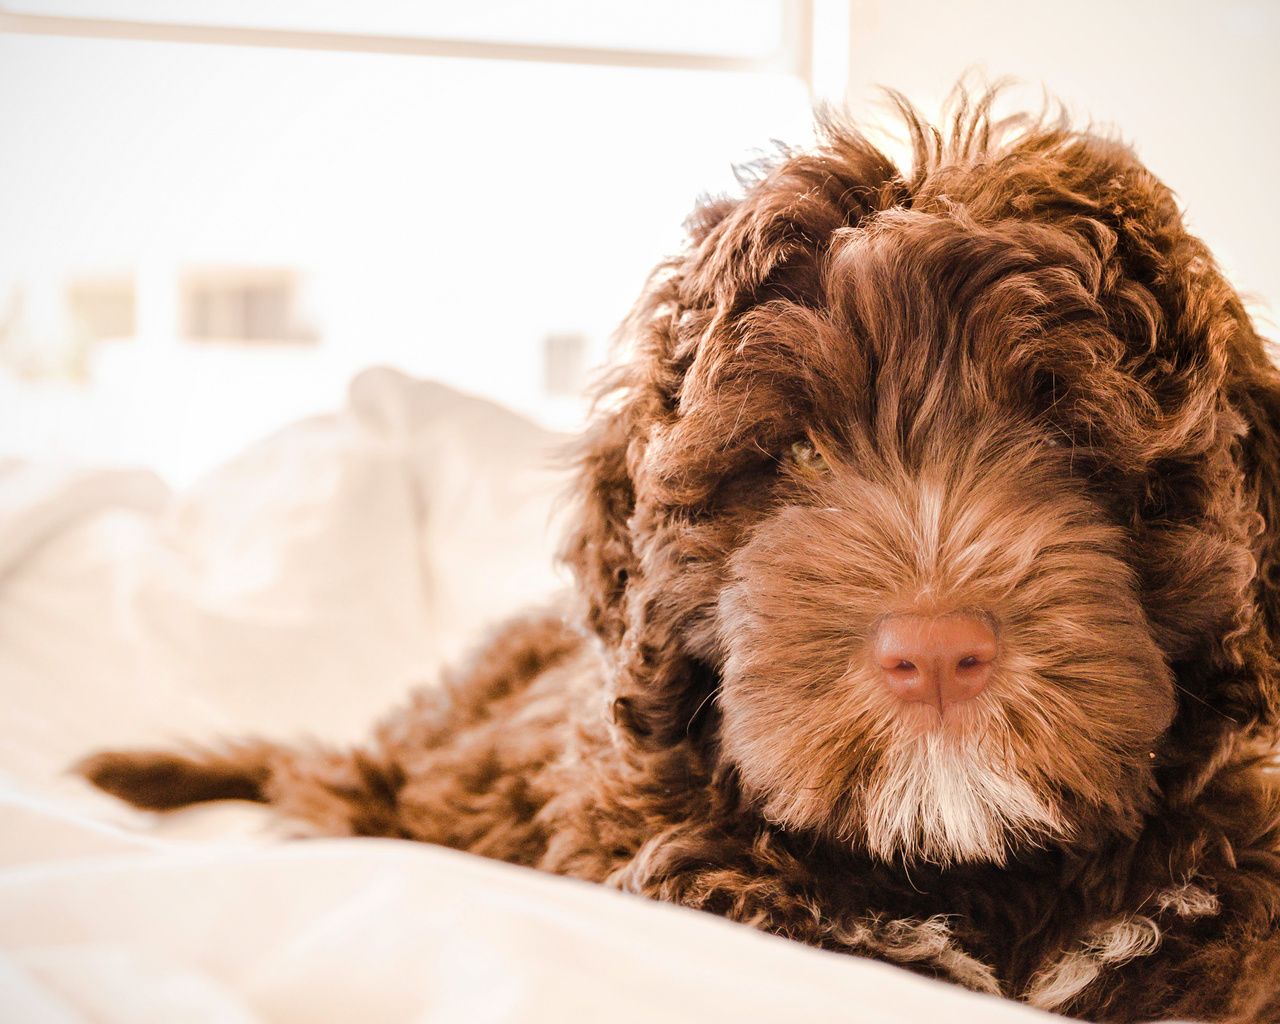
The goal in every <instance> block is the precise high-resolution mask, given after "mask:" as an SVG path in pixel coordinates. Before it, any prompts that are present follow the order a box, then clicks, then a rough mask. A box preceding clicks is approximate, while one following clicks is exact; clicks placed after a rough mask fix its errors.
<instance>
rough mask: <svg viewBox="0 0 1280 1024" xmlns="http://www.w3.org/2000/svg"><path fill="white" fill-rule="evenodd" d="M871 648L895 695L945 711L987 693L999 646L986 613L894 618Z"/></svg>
mask: <svg viewBox="0 0 1280 1024" xmlns="http://www.w3.org/2000/svg"><path fill="white" fill-rule="evenodd" d="M872 650H873V653H874V656H875V659H876V664H877V665H879V666H880V669H881V671H882V672H883V673H884V678H885V681H886V682H887V683H888V686H889V691H890V692H891V693H892V694H893V695H894V696H895V697H897V698H898V699H899V700H901V701H906V702H913V703H914V702H920V703H925V704H933V705H934V706H935V707H937V709H938V711H939V713H941V712H943V711H945V710H946V709H947V708H948V707H949V706H950V705H952V704H956V703H958V702H959V701H962V700H969V699H971V698H973V697H976V696H977V695H978V694H979V693H981V692H982V691H983V689H984V688H985V687H986V685H987V681H988V679H990V677H991V665H992V662H994V661H995V659H996V653H997V651H998V645H997V644H996V634H995V630H994V629H992V627H991V623H990V622H988V620H987V619H986V618H984V617H983V616H981V615H971V614H968V613H956V614H954V615H938V616H932V615H891V616H889V617H888V618H887V619H885V620H884V622H882V623H881V624H880V628H879V629H878V630H877V631H876V634H875V637H874V639H873V642H872Z"/></svg>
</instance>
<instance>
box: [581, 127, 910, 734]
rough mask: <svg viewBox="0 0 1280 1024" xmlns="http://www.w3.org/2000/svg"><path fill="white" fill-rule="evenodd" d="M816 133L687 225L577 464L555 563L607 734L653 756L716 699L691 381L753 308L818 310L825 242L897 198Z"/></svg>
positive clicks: (897, 181) (831, 137)
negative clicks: (571, 591) (813, 144)
mask: <svg viewBox="0 0 1280 1024" xmlns="http://www.w3.org/2000/svg"><path fill="white" fill-rule="evenodd" d="M826 131H827V141H826V143H825V145H823V146H820V147H818V149H816V150H814V151H812V152H804V153H792V152H786V151H784V152H782V153H781V154H780V155H779V157H778V158H777V159H776V160H775V161H774V162H773V163H772V164H769V165H768V166H765V165H761V166H759V167H757V168H755V169H754V171H753V172H752V173H753V174H754V178H753V180H751V181H750V182H749V184H748V187H747V189H746V191H745V194H744V195H743V196H742V197H741V198H740V199H737V200H727V199H717V200H714V201H707V202H704V203H703V204H702V205H701V206H700V207H699V208H698V209H697V210H696V211H695V212H694V214H693V215H692V216H691V217H690V218H689V220H688V222H687V224H686V227H687V230H688V234H689V239H688V243H687V245H686V247H685V250H684V251H683V252H682V253H680V254H679V255H678V256H675V257H673V258H671V259H669V260H667V261H666V262H664V263H663V264H661V265H660V266H659V267H658V269H657V270H656V271H655V272H654V273H653V275H651V277H650V280H649V283H648V286H647V287H646V289H645V292H644V293H643V294H642V296H641V298H640V301H639V302H638V303H637V305H636V307H635V309H634V311H633V312H632V314H631V316H630V317H629V318H628V320H627V321H626V322H625V323H624V325H623V327H622V329H621V331H620V334H619V337H618V339H617V344H618V347H619V349H620V350H621V351H620V355H621V357H622V367H621V369H620V371H619V372H618V373H617V375H616V376H615V377H614V378H613V379H612V380H610V381H609V382H608V386H607V387H606V389H605V390H604V392H603V393H602V395H601V397H600V400H599V407H600V409H601V410H602V411H601V413H600V415H599V416H598V418H597V419H596V421H595V423H594V425H593V427H592V428H591V430H590V431H589V432H588V433H587V435H586V437H585V439H584V442H583V445H582V447H581V449H580V453H579V475H578V480H577V485H576V501H577V505H578V508H577V511H576V515H575V517H574V519H573V527H572V530H571V533H570V535H569V536H568V541H567V544H566V546H565V548H564V549H563V557H564V560H565V561H566V562H567V563H568V565H569V566H570V568H571V569H572V570H573V572H574V574H575V576H576V578H577V582H578V590H579V594H580V595H581V597H582V598H583V599H585V603H586V609H585V615H586V619H587V622H588V624H589V625H590V626H591V628H592V629H593V630H594V631H595V632H596V633H597V634H598V635H599V636H600V637H601V639H602V640H603V641H604V643H605V646H606V648H607V650H608V652H609V658H610V664H611V670H612V672H613V676H614V678H613V690H614V696H615V703H614V709H615V720H616V721H617V722H618V724H619V725H620V726H621V727H622V728H623V729H624V730H625V731H626V732H627V733H629V734H630V735H632V736H633V737H634V738H636V739H637V740H640V741H642V742H645V743H646V744H648V745H651V746H663V745H669V744H673V743H677V742H680V741H682V740H683V739H684V738H686V737H687V736H690V735H692V734H693V733H695V732H696V728H694V725H693V720H694V719H695V718H696V717H697V716H698V715H699V714H704V715H705V714H707V713H710V710H711V703H710V702H709V701H707V699H706V698H707V697H708V695H709V693H710V691H711V690H712V689H713V688H714V686H715V679H714V673H713V672H712V671H711V670H710V669H709V668H708V666H707V661H706V657H707V653H706V650H705V637H704V638H703V641H704V642H703V650H701V651H698V650H695V648H697V646H698V642H697V641H695V640H693V639H691V633H692V632H693V631H694V630H695V629H696V626H694V625H691V624H694V623H696V622H698V621H699V617H700V616H702V618H703V620H705V618H706V617H707V616H706V615H703V613H708V614H709V611H710V609H711V607H712V606H713V605H714V601H715V597H716V590H715V588H714V586H713V584H712V581H711V577H710V574H703V576H701V577H700V576H699V572H698V568H697V564H699V563H705V564H710V562H709V561H708V559H710V561H714V555H713V554H709V553H708V550H707V549H706V547H705V546H704V547H703V548H701V549H699V550H698V551H697V552H696V553H694V549H695V548H697V547H698V545H697V543H696V542H694V541H691V540H690V536H691V534H690V530H691V526H690V522H691V520H692V518H694V517H693V516H692V514H691V508H692V505H693V503H694V502H696V500H697V498H698V497H700V496H705V495H700V494H699V489H700V488H704V487H705V488H711V487H713V486H714V485H715V481H714V479H713V478H714V473H713V472H712V471H711V470H708V469H707V468H706V467H705V466H702V465H701V463H702V462H705V461H706V460H704V459H702V458H701V455H702V454H704V453H701V452H700V453H698V456H697V457H696V458H695V457H694V455H692V454H689V453H691V452H692V451H693V450H694V447H691V445H693V444H694V443H693V442H692V441H690V438H691V437H692V436H694V435H696V434H697V430H696V429H686V428H688V427H689V426H690V424H691V423H692V422H694V421H695V420H697V419H698V417H702V418H703V419H705V418H706V417H707V416H708V410H707V409H705V408H698V409H695V408H693V406H696V405H697V404H698V401H699V400H695V399H692V398H691V397H690V396H691V394H693V392H694V391H696V390H697V389H696V388H695V387H692V386H689V385H688V381H689V378H690V377H694V376H696V375H697V374H698V372H699V371H698V370H697V369H695V367H704V368H705V366H706V364H708V363H712V362H714V361H715V359H716V358H717V357H718V355H719V354H720V353H724V352H730V351H732V350H733V349H734V347H735V346H736V345H737V344H738V343H739V341H740V338H739V337H738V335H737V333H736V332H737V325H738V322H739V319H740V318H741V316H742V315H743V314H744V313H745V312H747V311H748V310H750V309H752V308H753V307H755V306H757V305H758V304H759V303H761V302H765V301H768V300H784V301H787V302H790V303H794V304H798V305H819V304H821V303H822V302H823V301H824V296H823V295H822V288H823V284H822V272H821V267H822V263H823V261H824V258H825V254H826V252H827V249H828V247H829V245H830V243H831V240H832V236H833V234H834V233H835V232H836V231H838V230H839V229H841V228H844V227H849V226H852V225H855V224H857V223H858V222H859V221H860V220H862V218H863V217H865V216H867V215H868V214H869V213H870V212H872V211H873V210H875V209H879V208H882V207H884V206H888V205H893V204H894V203H895V202H897V201H899V200H900V199H901V196H902V194H903V192H904V190H905V189H906V187H907V186H906V184H905V182H904V181H903V179H902V178H901V176H900V175H899V173H898V171H897V168H896V167H895V166H894V165H893V163H892V162H891V161H890V160H889V159H888V158H887V157H885V156H884V155H883V154H881V153H880V152H878V151H877V150H876V149H875V148H874V147H873V146H872V145H870V144H869V143H868V142H866V141H865V140H864V139H863V138H862V137H860V136H858V135H857V134H856V133H854V132H853V131H852V130H850V129H847V128H844V129H841V128H838V127H837V126H835V125H834V124H832V125H829V126H828V127H827V129H826ZM713 390H714V389H713ZM706 391H707V389H706V388H705V387H704V388H703V389H702V390H701V391H699V392H698V393H699V394H705V392H706ZM676 437H679V438H681V440H680V442H679V443H675V444H673V443H672V441H673V438H676ZM695 447H696V446H695ZM675 448H679V449H680V450H681V452H684V454H678V453H674V452H673V449H675ZM695 463H698V465H695ZM684 471H687V472H684ZM712 546H714V545H712ZM685 548H687V549H688V550H685Z"/></svg>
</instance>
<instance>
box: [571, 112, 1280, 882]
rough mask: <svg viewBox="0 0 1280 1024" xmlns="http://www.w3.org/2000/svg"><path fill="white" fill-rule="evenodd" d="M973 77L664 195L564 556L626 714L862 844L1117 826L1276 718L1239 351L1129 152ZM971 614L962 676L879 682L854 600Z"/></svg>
mask: <svg viewBox="0 0 1280 1024" xmlns="http://www.w3.org/2000/svg"><path fill="white" fill-rule="evenodd" d="M989 102H990V97H988V99H987V100H986V101H984V102H983V103H980V104H979V105H977V107H976V108H975V109H963V110H962V111H961V112H960V114H959V115H957V118H956V121H955V123H954V125H953V128H952V131H951V133H950V134H949V135H947V136H945V137H944V136H943V135H941V134H939V133H937V132H935V131H933V130H932V129H931V128H929V127H928V126H926V125H924V124H923V123H922V122H921V121H920V120H919V119H918V118H917V117H916V116H915V115H914V114H913V113H912V112H911V111H910V109H909V108H906V107H905V105H904V108H903V109H904V113H905V116H906V122H907V124H908V127H909V128H910V130H911V133H912V137H913V140H914V144H915V154H916V168H915V171H914V173H913V174H912V175H911V176H910V177H907V176H904V175H903V174H901V173H900V172H899V171H898V170H897V168H896V167H894V166H893V165H892V164H891V163H890V162H889V161H888V160H887V158H886V157H884V156H883V155H881V153H880V152H878V151H877V150H876V149H875V148H873V147H872V146H871V145H870V144H869V143H868V142H867V141H866V140H865V139H864V138H863V137H862V136H860V135H859V134H857V133H856V132H853V131H851V130H849V129H848V128H847V127H845V126H843V125H841V124H839V123H836V122H828V123H827V124H826V125H825V126H824V139H823V143H822V145H821V146H820V147H819V148H818V149H817V150H816V151H814V152H806V153H788V154H785V155H784V157H783V158H782V159H781V161H780V162H779V163H778V164H777V165H776V166H774V167H772V168H770V169H768V170H766V171H765V172H764V173H763V174H762V176H761V178H760V179H759V180H758V181H757V182H756V183H755V184H754V186H753V187H752V188H751V189H750V190H749V191H748V194H747V196H746V197H745V198H744V199H743V200H741V201H739V202H737V203H720V204H711V205H709V206H707V207H705V208H704V209H703V210H702V211H700V213H699V214H697V215H696V216H695V218H694V220H693V221H692V241H691V244H690V247H689V249H688V250H687V251H686V252H685V253H684V254H682V255H681V256H680V257H678V258H676V259H674V260H672V261H669V262H668V263H667V264H665V265H664V266H663V267H661V268H660V269H659V270H658V272H657V273H656V274H655V276H654V279H653V281H652V284H651V288H650V291H649V293H648V294H647V295H646V297H645V300H644V301H643V302H642V304H641V305H640V307H639V308H638V310H637V312H636V314H635V315H634V316H633V318H632V320H631V322H630V324H629V327H628V333H627V341H628V343H629V345H630V349H631V353H632V355H631V359H630V362H629V363H628V364H627V366H626V367H625V369H624V370H623V372H622V374H621V376H620V377H619V378H618V379H617V381H616V382H615V383H616V386H617V389H618V396H619V397H618V398H616V399H615V401H617V408H616V410H615V411H614V412H613V413H612V414H611V415H610V416H608V417H607V418H606V419H605V421H604V422H603V423H602V424H601V425H600V426H599V427H598V428H597V432H596V434H595V436H594V438H593V441H592V446H591V448H590V450H589V452H588V455H587V459H586V473H585V477H586V485H587V492H586V493H587V495H588V498H587V501H588V505H589V507H588V508H586V510H585V512H584V515H583V516H582V523H583V527H582V530H581V532H580V533H579V535H578V536H577V538H576V540H575V542H574V545H573V547H572V549H571V552H570V560H571V562H572V563H573V565H574V566H575V568H576V569H577V571H578V575H579V579H580V581H581V582H582V585H583V591H584V593H585V594H586V595H587V596H588V598H589V600H590V618H591V621H592V623H593V625H594V626H595V628H596V629H597V631H598V632H599V633H600V635H601V636H602V637H603V638H604V640H605V642H606V645H607V647H608V648H609V650H610V652H611V658H612V666H613V670H614V678H613V683H614V686H615V687H616V698H615V709H616V712H617V716H618V720H619V721H620V722H621V723H622V724H623V725H624V727H625V728H626V730H627V732H628V733H629V734H631V735H632V736H633V737H634V738H635V739H636V740H637V741H639V742H642V743H646V744H650V745H658V746H661V745H663V744H669V743H673V742H679V741H681V740H682V739H684V738H685V737H686V736H689V735H693V734H695V733H696V734H698V735H699V736H705V737H706V740H707V742H708V743H710V744H712V745H713V746H715V748H716V751H717V754H718V756H719V757H721V758H723V759H724V760H725V761H726V762H728V763H730V764H732V765H733V766H734V767H735V768H736V769H737V771H738V772H739V774H740V778H741V781H742V784H743V786H744V788H745V790H746V791H747V792H748V793H749V794H750V795H751V799H752V800H753V802H754V803H755V804H756V805H757V806H758V807H759V809H760V811H761V813H762V814H763V815H765V816H766V817H767V818H768V819H769V820H771V821H774V822H777V823H778V824H780V825H782V826H784V827H788V828H798V829H815V830H818V831H820V832H822V833H823V834H825V835H828V836H830V837H832V838H835V839H838V840H840V841H841V842H848V843H850V844H852V845H853V846H854V847H859V848H863V849H867V850H870V851H872V852H873V853H875V854H876V855H877V856H879V857H882V858H886V859H891V858H895V857H900V858H904V859H906V860H916V859H923V860H926V861H934V862H939V863H949V862H953V861H966V860H975V859H986V860H992V861H997V862H998V861H1003V860H1005V859H1006V858H1007V857H1008V856H1009V855H1010V853H1011V852H1013V851H1015V850H1017V849H1018V848H1020V847H1023V846H1025V845H1026V844H1029V843H1030V844H1036V843H1043V842H1047V841H1053V842H1057V843H1067V844H1071V843H1080V844H1084V845H1086V846H1091V845H1096V844H1097V843H1098V842H1099V840H1100V838H1101V837H1103V836H1106V835H1109V834H1117V833H1118V834H1123V835H1133V834H1135V833H1136V831H1137V829H1138V828H1139V827H1140V823H1141V821H1142V819H1143V816H1144V815H1145V814H1147V813H1149V812H1150V811H1151V810H1152V808H1153V806H1154V799H1155V798H1154V796H1153V794H1155V793H1156V792H1157V791H1161V792H1164V793H1166V794H1172V793H1177V794H1179V795H1181V796H1182V797H1183V798H1184V799H1185V798H1190V797H1192V796H1193V795H1194V794H1195V792H1196V791H1197V790H1198V787H1199V786H1200V785H1201V784H1202V783H1203V775H1204V768H1205V766H1206V764H1210V763H1213V762H1214V761H1215V759H1216V758H1218V757H1220V756H1221V753H1222V751H1223V749H1224V748H1225V747H1228V746H1230V745H1231V744H1233V743H1234V742H1236V740H1237V739H1238V738H1239V737H1240V736H1241V735H1242V734H1247V733H1250V732H1251V731H1253V730H1262V731H1267V730H1270V729H1271V728H1272V726H1273V724H1274V721H1275V710H1276V699H1277V690H1276V683H1275V665H1274V662H1273V660H1272V656H1271V643H1270V635H1269V631H1270V628H1271V627H1272V625H1273V624H1274V621H1275V600H1276V599H1275V594H1274V591H1272V590H1270V589H1269V587H1268V585H1267V583H1266V582H1265V581H1266V579H1267V578H1269V574H1270V572H1271V568H1270V567H1272V566H1273V565H1274V559H1275V552H1274V533H1273V532H1270V533H1269V532H1268V531H1267V530H1266V529H1265V528H1264V518H1263V517H1264V516H1265V515H1266V514H1267V513H1269V512H1271V511H1272V510H1273V507H1274V503H1275V496H1276V468H1275V462H1274V443H1275V417H1276V414H1277V405H1276V392H1275V387H1276V383H1275V374H1274V371H1273V370H1272V369H1271V367H1270V365H1269V364H1268V363H1267V362H1266V360H1265V358H1264V356H1263V354H1262V348H1261V346H1260V344H1259V341H1258V338H1257V337H1256V336H1255V334H1254V331H1253V329H1252V327H1251V325H1250V323H1249V320H1248V318H1247V317H1246V315H1245V313H1244V311H1243V309H1242V307H1241V304H1240V302H1239V300H1238V299H1237V297H1236V295H1235V294H1234V293H1233V292H1232V290H1231V289H1230V287H1229V286H1228V285H1227V284H1226V283H1225V281H1224V280H1223V278H1222V276H1221V275H1220V274H1219V272H1218V271H1217V270H1216V268H1215V267H1214V265H1213V262H1212V260H1211V259H1210V258H1209V256H1208V254H1207V253H1206V251H1205V249H1204V248H1203V246H1202V245H1201V244H1200V243H1199V242H1197V241H1196V240H1195V239H1193V238H1191V237H1190V236H1189V235H1188V234H1187V233H1186V232H1185V230H1184V229H1183V226H1182V223H1181V218H1180V216H1179V212H1178V209H1177V206H1176V203H1175V201H1174V198H1173V196H1172V195H1171V194H1170V192H1169V191H1168V190H1167V189H1166V188H1165V187H1164V186H1162V185H1161V184H1160V183H1159V182H1158V181H1157V180H1156V179H1155V178H1154V177H1153V176H1152V175H1151V174H1150V173H1149V172H1148V171H1147V170H1146V169H1145V168H1144V167H1142V166H1141V165H1140V164H1139V163H1138V162H1137V160H1136V159H1135V158H1134V156H1133V154H1132V153H1131V151H1130V150H1128V149H1127V148H1126V147H1124V146H1123V145H1121V144H1119V143H1117V142H1113V141H1110V140H1106V139H1102V138H1098V137H1095V136H1092V135H1088V134H1080V133H1076V132H1073V131H1070V130H1069V129H1067V128H1066V127H1065V125H1063V124H1050V125H1045V124H1042V123H1038V122H1034V121H1029V120H1025V119H1015V120H1011V121H1007V122H1002V123H999V124H993V123H992V121H991V119H990V117H989V112H988V107H989ZM1260 513H1261V514H1260ZM1259 565H1262V566H1263V567H1264V569H1267V570H1268V575H1267V576H1264V578H1263V580H1259V579H1258V577H1257V572H1256V570H1257V568H1258V566H1259ZM975 612H976V613H978V614H981V615H983V616H987V617H989V619H990V620H991V622H992V623H993V626H994V631H995V635H996V636H997V637H998V643H999V653H998V655H997V656H996V659H995V661H994V664H993V666H992V673H993V674H992V677H991V679H990V682H989V685H987V686H986V688H985V689H984V690H983V691H982V693H981V694H979V695H978V696H977V697H976V698H975V699H973V700H970V701H965V702H963V703H962V704H960V705H957V706H956V707H954V708H950V709H947V713H945V714H942V715H940V714H939V712H938V710H937V709H936V708H934V707H933V706H932V705H928V704H925V703H919V702H917V703H904V702H902V701H900V700H897V699H895V698H894V697H893V696H892V695H891V693H890V692H889V690H888V689H887V688H886V686H885V685H884V679H883V678H882V677H883V674H884V673H883V671H882V669H881V667H880V666H878V665H876V664H875V662H874V658H873V657H872V654H871V650H872V642H871V641H872V638H873V637H874V636H875V635H876V630H877V629H878V628H879V627H880V626H881V624H882V623H883V622H884V621H885V619H886V617H889V616H895V615H900V614H914V615H921V614H923V615H928V616H940V615H948V614H954V613H975ZM1189 747H1190V749H1189ZM1157 776H1158V777H1159V778H1158V779H1157Z"/></svg>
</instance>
